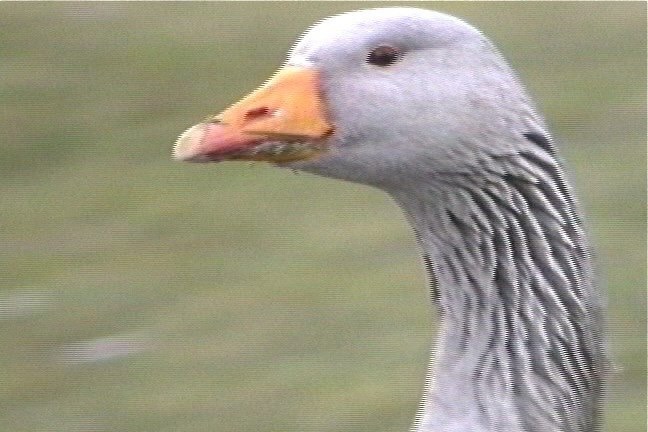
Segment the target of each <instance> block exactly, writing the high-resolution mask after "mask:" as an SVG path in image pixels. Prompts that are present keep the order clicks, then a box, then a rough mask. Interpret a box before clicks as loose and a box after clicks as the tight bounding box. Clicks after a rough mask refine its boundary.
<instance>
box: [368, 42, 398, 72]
mask: <svg viewBox="0 0 648 432" xmlns="http://www.w3.org/2000/svg"><path fill="white" fill-rule="evenodd" d="M401 57H402V52H401V51H400V50H399V49H398V48H394V47H393V46H389V45H380V46H379V47H376V48H374V49H373V50H371V52H370V53H369V56H368V57H367V63H369V64H372V65H375V66H381V67H385V66H390V65H392V64H394V63H396V62H397V61H398V60H400V58H401Z"/></svg>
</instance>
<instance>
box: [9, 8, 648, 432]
mask: <svg viewBox="0 0 648 432" xmlns="http://www.w3.org/2000/svg"><path fill="white" fill-rule="evenodd" d="M398 4H405V3H398ZM374 5H376V3H362V4H361V3H318V2H314V3H302V2H299V3H247V2H246V3H144V4H140V3H3V4H0V155H1V156H0V179H1V182H0V347H2V348H1V352H0V431H7V432H23V431H25V432H26V431H29V432H37V431H39V432H40V431H67V432H75V431H129V432H130V431H133V432H136V431H159V432H161V431H178V432H181V431H187V432H188V431H245V430H255V431H299V432H315V431H317V432H321V431H340V430H344V431H369V430H371V431H405V430H407V428H408V426H409V424H410V421H411V419H412V418H413V414H414V410H415V407H416V404H417V401H418V399H419V395H420V393H421V390H422V378H423V376H424V372H425V366H426V362H427V350H428V346H429V343H430V341H431V338H432V335H433V328H434V326H435V323H436V321H435V319H434V317H432V316H430V313H429V312H430V311H429V305H428V302H427V299H428V295H427V293H426V291H425V288H424V276H423V270H422V266H421V264H420V262H419V259H418V256H417V251H416V248H415V245H414V242H413V238H412V235H411V234H410V232H409V230H408V228H407V226H406V224H405V222H404V219H403V217H402V216H401V215H400V213H399V211H398V209H396V208H395V206H394V205H393V204H392V203H391V202H390V201H389V200H388V199H387V197H386V196H384V195H383V194H381V193H380V192H378V191H374V190H372V189H369V188H366V187H363V186H358V185H353V184H348V183H343V182H337V181H333V180H327V179H323V178H317V177H314V176H311V175H306V174H300V175H298V176H295V175H293V174H291V173H290V172H289V171H286V170H277V169H273V168H272V167H269V166H265V165H255V166H254V167H252V168H247V167H246V166H245V165H244V164H222V165H210V166H195V165H193V166H190V165H186V164H176V163H173V162H171V161H170V149H171V145H172V143H173V141H174V140H175V137H176V136H177V135H178V134H179V133H180V132H182V130H184V129H185V128H186V127H188V126H190V125H192V124H194V123H195V122H197V121H198V120H200V119H201V118H203V117H204V116H205V115H207V114H209V113H214V112H216V111H219V110H220V109H221V108H222V107H224V106H225V105H227V104H229V103H231V102H233V101H235V100H236V99H237V98H238V97H240V96H242V95H243V94H245V93H246V92H248V91H249V90H251V89H253V88H254V87H256V86H257V85H258V84H259V83H261V82H262V81H263V80H264V79H265V78H266V77H268V76H269V75H270V74H271V73H272V72H273V71H274V70H275V69H276V67H277V66H278V65H279V64H280V63H281V62H282V61H283V58H284V53H285V51H286V50H287V49H288V48H289V47H290V45H291V43H292V41H293V40H294V38H295V37H296V36H297V35H298V34H299V33H300V32H301V31H302V30H303V29H305V28H306V27H307V26H309V25H310V24H311V23H313V22H314V21H316V20H318V19H320V18H322V17H325V16H328V15H331V14H333V13H337V12H341V11H347V10H352V9H356V8H361V7H369V6H374ZM416 5H418V6H421V7H428V8H431V9H437V10H440V11H445V12H449V13H452V14H456V15H458V16H460V17H463V18H465V19H466V20H468V21H469V22H471V23H473V24H474V25H476V26H478V27H479V28H481V29H482V30H483V31H484V32H485V33H486V34H488V35H490V37H491V38H492V39H494V40H495V42H496V43H497V44H498V45H499V46H500V47H501V49H502V51H503V52H504V53H505V54H506V56H507V57H508V58H509V59H510V61H511V62H512V63H513V65H514V66H515V67H516V69H517V70H518V71H519V72H520V74H521V76H522V77H523V79H524V81H525V82H526V83H527V85H528V86H529V88H530V90H531V92H532V94H534V95H535V96H536V98H537V100H538V102H539V105H540V106H541V107H542V108H543V110H544V112H545V114H546V115H547V117H548V121H549V123H550V124H551V125H552V128H553V131H554V134H555V135H556V137H558V139H559V140H560V141H561V142H562V143H563V144H562V147H563V155H564V156H565V158H566V159H567V160H568V162H569V165H570V168H571V170H572V173H573V178H574V181H575V185H576V189H577V191H578V192H579V195H580V198H581V201H582V202H583V205H584V207H585V209H586V213H587V215H588V221H589V225H590V229H591V232H592V236H593V238H594V241H595V243H596V244H597V246H598V251H599V257H598V260H599V262H600V268H601V273H602V276H603V279H604V280H605V286H606V288H607V293H608V294H607V295H608V299H609V300H608V303H609V321H610V325H609V326H610V333H611V343H612V345H613V351H614V354H615V360H616V363H617V365H618V371H617V373H616V374H615V376H614V377H613V382H612V390H611V392H610V395H609V401H608V404H607V417H606V422H607V425H606V430H607V431H611V432H612V431H613V432H639V431H644V430H645V421H646V373H645V372H646V295H645V287H646V267H645V266H646V249H645V246H646V241H645V240H646V191H645V184H646V183H645V175H646V157H645V156H646V154H645V153H646V147H645V146H646V141H645V137H646V117H645V116H646V91H645V90H646V88H645V83H646V56H645V52H646V18H645V17H646V5H645V3H642V2H635V3H606V2H600V3H599V2H596V3H592V2H584V3H548V2H547V3H508V2H507V3H445V2H442V3H429V4H428V3H417V4H416Z"/></svg>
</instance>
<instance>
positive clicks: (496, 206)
mask: <svg viewBox="0 0 648 432" xmlns="http://www.w3.org/2000/svg"><path fill="white" fill-rule="evenodd" d="M174 157H175V158H176V159H177V160H183V161H191V162H218V161H229V160H253V161H267V162H271V163H274V164H276V165H278V166H281V167H287V168H291V169H294V170H303V171H307V172H311V173H316V174H320V175H323V176H327V177H333V178H337V179H343V180H348V181H352V182H358V183H363V184H367V185H371V186H374V187H377V188H380V189H382V190H383V191H385V192H387V193H388V194H389V195H390V196H391V197H392V198H393V200H394V201H395V202H396V203H397V204H398V205H399V206H400V207H401V208H402V210H403V211H404V213H405V215H406V217H407V219H408V221H409V223H410V224H411V226H412V228H413V230H414V233H415V235H416V239H417V241H418V244H419V245H420V249H421V251H422V256H423V263H424V265H425V268H426V271H427V275H428V279H429V284H430V289H431V290H432V298H433V303H434V306H435V307H436V309H437V310H438V314H439V317H440V320H441V324H440V330H439V335H438V342H437V346H436V348H435V349H434V350H433V356H432V357H433V360H432V363H431V365H432V367H431V368H430V370H431V371H433V373H431V374H430V376H429V377H428V381H427V383H428V384H427V386H426V390H425V394H424V396H423V400H422V402H421V406H420V409H419V415H418V416H417V420H416V421H415V426H414V429H415V430H416V431H419V432H423V431H430V432H592V431H598V430H600V425H601V415H600V412H601V402H602V393H603V387H604V386H603V384H604V378H605V375H606V370H607V361H606V344H605V341H604V337H603V332H604V329H603V322H602V321H603V319H602V306H601V301H600V299H599V294H598V292H597V290H598V289H597V286H596V284H595V281H594V277H593V271H592V264H591V257H590V251H589V246H588V244H587V240H586V238H585V235H584V232H583V228H582V223H581V220H580V217H579V214H578V208H577V204H576V203H575V200H574V198H573V194H572V191H571V188H570V186H569V185H568V182H567V180H566V179H565V176H564V174H563V169H562V167H561V161H560V158H559V156H558V155H557V152H556V148H555V145H554V142H553V140H552V138H551V137H550V135H549V132H548V131H547V127H546V125H545V123H544V121H543V119H542V118H541V116H540V115H538V114H537V112H536V110H535V108H534V106H533V103H532V102H531V100H530V98H529V96H528V95H527V93H526V91H525V90H524V88H523V87H522V85H521V84H520V82H519V81H518V79H517V77H516V75H515V73H514V72H513V70H512V69H511V68H510V67H509V66H508V65H507V63H506V61H505V60H504V59H503V57H502V56H501V55H500V54H499V52H498V51H497V49H496V48H495V47H494V46H493V44H492V43H491V42H490V41H489V40H488V39H487V38H486V37H484V35H482V34H481V33H480V32H479V31H478V30H476V29H475V28H473V27H472V26H470V25H468V24H466V23H465V22H463V21H462V20H460V19H457V18H455V17H452V16H449V15H445V14H442V13H437V12H432V11H428V10H422V9H414V8H381V9H370V10H362V11H355V12H349V13H345V14H342V15H338V16H334V17H331V18H327V19H325V20H323V21H321V22H319V23H317V24H316V25H314V26H313V27H312V28H310V29H309V30H308V31H307V32H306V33H305V34H304V35H303V36H302V37H301V39H300V40H299V41H298V42H297V43H296V45H295V46H294V47H293V49H292V51H291V52H290V54H289V56H288V59H287V62H286V64H285V65H284V67H282V68H281V69H280V70H279V71H278V72H277V73H276V74H275V75H274V76H273V77H272V78H271V79H270V80H268V81H267V82H266V83H265V84H264V85H262V86H261V87H259V88H258V89H257V90H256V91H254V92H253V93H251V94H250V95H248V96H247V97H245V98H243V99H242V100H241V101H240V102H237V103H235V104H234V105H232V106H230V107H229V108H227V109H226V110H225V111H223V112H222V113H221V114H219V115H217V116H214V117H211V118H208V119H207V120H205V121H204V122H203V123H200V124H197V125H195V126H193V127H191V128H190V129H188V130H187V131H186V132H184V133H183V134H182V135H181V136H180V137H179V138H178V140H177V142H176V145H175V149H174Z"/></svg>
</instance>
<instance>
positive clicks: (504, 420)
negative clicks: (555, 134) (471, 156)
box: [394, 152, 605, 432]
mask: <svg viewBox="0 0 648 432" xmlns="http://www.w3.org/2000/svg"><path fill="white" fill-rule="evenodd" d="M492 162H493V163H492V164H490V165H488V164H487V165H486V167H485V168H484V170H483V172H482V173H481V174H479V175H476V176H466V175H457V176H454V177H452V176H448V177H446V178H444V179H435V180H434V182H433V183H432V182H431V183H430V184H429V187H428V188H427V189H426V188H421V189H419V190H417V191H416V193H414V194H394V198H395V199H396V201H397V202H398V203H399V204H400V205H401V207H403V209H404V210H405V212H406V214H407V215H408V218H409V220H410V223H411V224H412V226H413V227H414V230H415V232H416V234H417V239H418V241H419V243H420V246H421V248H422V250H423V254H424V261H425V264H426V267H427V269H428V272H429V276H430V281H431V282H432V283H431V285H433V287H432V289H433V290H434V292H433V296H432V298H433V299H434V303H435V305H436V306H437V309H438V311H439V317H440V320H441V324H440V328H441V330H440V334H439V337H438V343H437V345H436V347H437V348H436V351H435V354H434V362H433V368H432V377H431V380H430V387H429V389H428V390H427V394H426V400H425V401H424V409H423V411H422V415H421V416H420V419H419V423H420V430H426V431H427V430H455V429H450V428H449V426H450V425H452V426H453V427H455V426H456V427H461V425H462V424H465V425H471V426H472V425H476V424H479V425H482V426H483V428H484V429H483V430H484V431H496V430H525V431H528V432H541V431H542V432H546V431H563V430H565V431H567V430H568V431H595V430H598V429H597V428H598V422H599V420H598V419H599V415H598V411H599V402H600V397H601V389H600V385H601V382H602V374H603V373H604V368H605V359H604V352H603V351H604V350H603V347H604V344H603V341H602V340H601V335H602V329H601V325H602V324H601V319H600V305H599V301H598V295H597V293H596V287H595V286H594V284H593V282H592V275H591V268H590V267H591V266H590V258H589V253H588V249H587V245H586V243H585V239H584V236H583V233H582V229H581V227H580V221H579V219H578V216H577V214H576V209H575V205H574V203H573V200H572V198H571V196H570V191H569V189H568V188H567V187H566V185H565V183H564V179H563V177H562V174H561V172H560V168H559V165H558V164H557V163H556V161H555V160H554V159H553V157H552V155H550V154H548V153H547V152H535V153H529V154H518V155H515V156H511V157H507V158H499V159H498V160H497V161H492ZM495 167H496V168H495ZM435 428H438V429H435ZM444 428H445V429H444ZM457 430H460V429H457ZM480 430H481V429H480Z"/></svg>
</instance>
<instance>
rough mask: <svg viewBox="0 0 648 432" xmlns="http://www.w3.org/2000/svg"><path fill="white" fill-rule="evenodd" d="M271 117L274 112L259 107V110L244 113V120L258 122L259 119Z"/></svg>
mask: <svg viewBox="0 0 648 432" xmlns="http://www.w3.org/2000/svg"><path fill="white" fill-rule="evenodd" d="M272 115H274V110H271V109H270V108H268V107H259V108H254V109H251V110H249V111H248V112H246V113H245V120H246V121H254V120H259V119H260V118H263V117H270V116H272Z"/></svg>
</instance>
